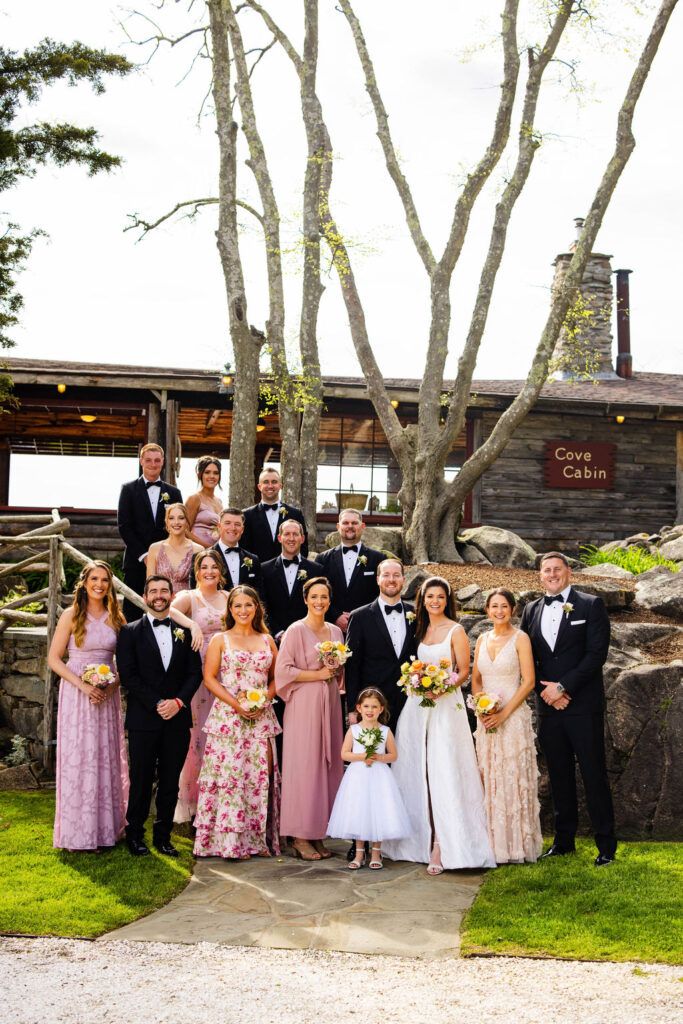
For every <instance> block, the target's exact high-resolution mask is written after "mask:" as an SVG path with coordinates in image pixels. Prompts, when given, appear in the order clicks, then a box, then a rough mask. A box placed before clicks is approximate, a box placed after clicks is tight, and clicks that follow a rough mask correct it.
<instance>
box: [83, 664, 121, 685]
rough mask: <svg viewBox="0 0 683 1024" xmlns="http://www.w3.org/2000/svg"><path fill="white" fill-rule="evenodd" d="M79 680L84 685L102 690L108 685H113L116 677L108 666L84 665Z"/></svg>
mask: <svg viewBox="0 0 683 1024" xmlns="http://www.w3.org/2000/svg"><path fill="white" fill-rule="evenodd" d="M81 679H82V680H83V682H84V683H90V685H91V686H96V687H97V689H98V690H104V689H106V687H107V686H109V684H110V683H113V682H114V680H115V679H116V676H115V675H114V673H113V672H112V670H111V669H110V668H109V665H84V666H83V669H82V671H81Z"/></svg>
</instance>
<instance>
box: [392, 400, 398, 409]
mask: <svg viewBox="0 0 683 1024" xmlns="http://www.w3.org/2000/svg"><path fill="white" fill-rule="evenodd" d="M391 405H393V407H394V409H398V402H397V400H396V399H395V398H392V400H391Z"/></svg>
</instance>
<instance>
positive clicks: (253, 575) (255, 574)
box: [190, 543, 261, 594]
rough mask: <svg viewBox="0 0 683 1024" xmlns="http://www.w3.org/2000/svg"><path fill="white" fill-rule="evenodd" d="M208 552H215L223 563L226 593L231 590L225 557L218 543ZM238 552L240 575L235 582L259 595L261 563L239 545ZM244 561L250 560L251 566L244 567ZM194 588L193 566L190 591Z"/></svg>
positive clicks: (230, 579) (230, 580) (230, 577)
mask: <svg viewBox="0 0 683 1024" xmlns="http://www.w3.org/2000/svg"><path fill="white" fill-rule="evenodd" d="M209 550H212V551H217V552H218V554H219V555H220V556H221V561H222V563H223V572H224V573H225V590H226V591H228V590H232V576H231V575H230V571H229V569H228V563H227V562H226V561H225V555H224V554H223V551H222V550H221V546H220V543H216V544H214V545H213V547H212V548H210V549H209ZM238 551H239V556H240V574H239V579H238V581H237V582H238V585H239V584H240V583H245V584H246V585H247V586H248V587H253V588H254V590H255V591H256V592H257V593H258V594H260V593H261V562H260V560H259V559H258V557H257V556H256V555H254V554H252V552H251V551H248V550H247V549H246V548H243V547H242V545H241V544H240V545H239V546H238ZM245 559H250V560H251V565H245V564H244V561H245ZM196 586H197V581H196V579H195V575H194V566H193V567H192V572H191V573H190V590H194V588H195V587H196Z"/></svg>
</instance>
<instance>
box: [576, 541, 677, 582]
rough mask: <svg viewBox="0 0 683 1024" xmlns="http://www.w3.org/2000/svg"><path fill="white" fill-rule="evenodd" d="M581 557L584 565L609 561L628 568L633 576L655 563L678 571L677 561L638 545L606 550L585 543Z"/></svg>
mask: <svg viewBox="0 0 683 1024" xmlns="http://www.w3.org/2000/svg"><path fill="white" fill-rule="evenodd" d="M581 557H582V559H583V561H584V562H585V563H586V565H603V564H604V563H605V562H610V563H611V564H612V565H620V566H621V568H622V569H628V571H629V572H632V573H633V574H634V576H637V575H638V574H639V573H641V572H647V570H648V569H652V567H653V566H655V565H665V566H666V567H667V569H671V571H672V572H678V568H679V566H678V562H672V561H671V559H669V558H663V557H662V556H661V555H660V554H659V552H650V551H646V550H645V549H644V548H639V547H632V548H620V547H613V548H609V549H608V550H607V551H600V550H599V549H598V548H596V547H594V546H593V545H592V544H587V545H584V546H583V547H582V548H581Z"/></svg>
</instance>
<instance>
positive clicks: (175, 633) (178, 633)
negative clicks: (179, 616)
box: [173, 626, 185, 644]
mask: <svg viewBox="0 0 683 1024" xmlns="http://www.w3.org/2000/svg"><path fill="white" fill-rule="evenodd" d="M173 636H174V637H175V638H176V640H179V641H180V643H181V644H182V643H184V642H185V632H184V631H183V630H182V629H181V628H180V626H176V628H175V629H174V630H173Z"/></svg>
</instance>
